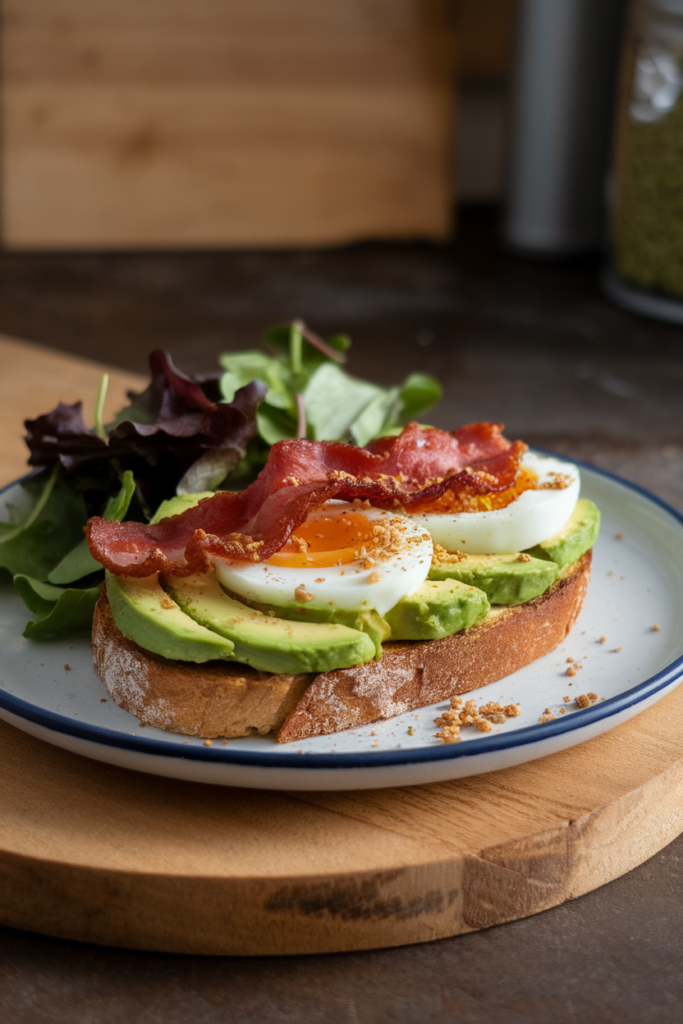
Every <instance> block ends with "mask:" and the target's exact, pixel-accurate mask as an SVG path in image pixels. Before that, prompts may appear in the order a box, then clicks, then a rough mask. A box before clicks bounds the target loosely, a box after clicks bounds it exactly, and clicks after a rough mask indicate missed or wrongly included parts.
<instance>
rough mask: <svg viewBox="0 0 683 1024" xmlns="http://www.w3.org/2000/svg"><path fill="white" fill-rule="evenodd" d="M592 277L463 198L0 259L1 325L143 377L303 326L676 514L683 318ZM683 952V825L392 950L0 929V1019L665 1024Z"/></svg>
mask: <svg viewBox="0 0 683 1024" xmlns="http://www.w3.org/2000/svg"><path fill="white" fill-rule="evenodd" d="M597 277H598V265H597V262H592V261H590V260H586V261H583V262H580V263H575V264H573V265H559V264H557V265H549V264H543V263H538V262H536V263H534V262H530V261H524V260H520V259H517V258H514V257H512V256H508V255H505V254H504V253H502V252H501V251H500V249H499V247H498V244H497V218H496V214H495V211H491V210H469V211H463V213H462V216H461V220H460V230H459V234H458V238H457V240H456V241H455V242H454V243H453V245H450V246H436V245H428V244H419V243H414V244H386V243H372V244H363V245H357V246H352V247H348V248H343V249H335V250H329V251H310V250H306V251H303V252H301V251H297V252H277V253H275V252H231V253H225V252H215V253H210V252H201V253H161V254H150V253H145V254H107V255H92V254H87V255H81V254H77V255H74V254H8V253H5V254H1V255H0V331H2V332H5V333H9V334H14V335H16V336H18V337H25V338H30V339H32V340H34V341H39V342H42V343H43V344H45V345H49V346H52V347H54V348H57V349H61V350H63V351H68V352H74V353H77V354H79V355H83V356H88V357H91V358H95V359H100V360H103V361H105V362H108V363H111V364H114V365H118V366H121V367H124V368H127V369H131V370H140V371H144V370H145V368H146V359H145V355H146V353H147V352H148V351H150V350H151V349H153V348H158V347H162V348H166V349H168V350H169V351H170V352H171V354H172V355H173V357H174V359H175V361H176V362H177V364H178V365H179V366H181V368H183V369H185V370H186V371H188V372H203V371H207V370H211V369H213V368H214V367H215V357H216V355H217V354H218V353H219V352H221V351H223V350H226V349H237V348H247V347H255V346H256V345H257V344H258V341H259V337H260V335H261V332H262V331H263V329H264V328H265V327H267V326H270V325H272V324H275V323H278V322H284V321H287V320H290V319H292V318H293V317H295V316H299V317H303V318H304V319H305V320H306V321H307V322H308V323H309V324H310V325H311V326H312V327H313V328H314V329H315V330H318V331H319V332H321V333H323V334H325V333H332V332H333V331H338V330H345V331H347V332H348V333H350V334H351V336H352V337H353V339H354V347H353V349H352V352H351V362H350V369H351V370H352V372H355V373H356V374H358V375H359V376H362V377H368V378H370V379H374V380H376V381H378V382H380V383H385V384H393V383H397V382H398V381H400V380H401V379H402V378H403V377H404V376H405V375H406V374H407V373H408V372H410V371H411V370H416V369H422V370H428V371H430V372H433V373H435V374H436V375H437V376H438V377H439V378H440V379H441V381H442V383H443V384H444V388H445V397H444V399H443V401H442V402H441V404H440V406H439V407H438V409H437V410H436V411H435V412H434V414H433V415H430V420H431V421H432V422H433V423H434V424H435V425H437V426H441V427H449V428H453V427H455V426H458V425H460V424H461V423H465V422H469V421H472V420H475V419H500V420H503V421H504V422H505V423H506V425H507V433H508V435H509V436H518V437H522V438H524V439H525V440H526V441H529V442H531V443H533V444H536V445H540V446H542V447H545V448H552V449H555V450H557V451H560V452H563V453H566V454H568V455H571V456H573V457H575V458H580V459H584V460H586V461H588V462H593V463H595V464H597V465H599V466H603V467H605V468H607V469H610V470H612V471H614V472H617V473H619V474H621V475H623V476H625V477H628V478H630V479H632V480H635V481H636V482H638V483H640V484H642V485H644V486H645V487H648V488H650V489H651V490H653V491H655V492H656V493H657V494H659V495H660V496H661V497H663V498H665V499H666V500H668V501H669V502H671V503H672V504H673V505H674V506H676V507H677V508H678V509H679V510H681V511H683V416H682V415H681V406H682V404H683V403H682V398H683V329H681V328H678V327H673V326H670V325H667V324H662V323H657V322H655V321H649V320H645V319H642V318H640V317H636V316H634V315H632V314H629V313H626V312H623V311H622V310H619V309H617V308H616V307H614V306H612V305H611V304H610V303H609V302H608V301H607V300H606V299H604V298H603V297H602V295H601V293H600V290H599V286H598V283H597ZM681 743H682V746H683V738H682V739H681ZM682 967H683V836H682V837H679V838H678V839H677V840H675V841H674V842H673V843H671V844H670V845H669V846H668V847H666V848H665V849H664V850H662V851H661V852H660V853H659V854H657V856H655V857H653V858H652V860H650V861H648V862H647V863H646V864H644V865H642V866H641V867H639V868H637V869H636V870H634V871H632V872H631V873H630V874H629V875H626V876H625V877H623V878H620V879H618V880H616V881H615V882H612V883H611V884H609V885H607V886H604V887H603V888H602V889H599V890H597V891H596V892H593V893H589V894H588V895H586V896H582V897H581V898H580V899H577V900H575V901H573V902H571V903H567V904H565V905H564V906H562V907H558V908H557V909H555V910H550V911H547V912H545V913H543V914H539V915H537V916H535V917H532V918H529V919H527V920H524V921H517V922H514V923H512V924H508V925H504V926H501V927H498V928H493V929H490V930H488V931H484V932H478V933H474V934H471V935H463V936H459V937H456V938H454V939H448V940H443V941H440V942H434V943H430V944H427V945H421V946H411V947H406V948H403V949H389V950H378V951H373V952H366V953H345V954H336V955H326V956H312V957H282V958H263V959H257V958H244V959H242V958H217V959H210V958H202V957H180V956H169V955H162V954H153V953H139V952H129V951H126V950H116V949H108V948H98V947H95V946H87V945H81V944H78V943H75V942H64V941H60V940H57V939H50V938H45V937H42V936H38V935H31V934H27V933H22V932H17V931H13V930H11V929H0V1015H1V1018H2V1020H3V1021H7V1024H19V1022H22V1024H23V1022H27V1024H28V1022H29V1021H30V1022H31V1024H43V1022H50V1024H52V1022H62V1021H64V1022H65V1024H66V1022H69V1024H81V1022H83V1024H85V1022H87V1024H91V1022H93V1024H95V1022H97V1024H110V1022H112V1024H114V1022H116V1024H118V1022H126V1024H128V1022H129V1021H131V1020H139V1019H144V1020H145V1021H146V1022H147V1024H157V1022H160V1024H161V1022H163V1024H185V1022H190V1021H191V1022H193V1024H205V1022H206V1024H209V1022H210V1024H214V1022H219V1021H221V1022H222V1021H230V1022H235V1024H238V1022H247V1021H250V1022H251V1021H254V1022H255V1021H259V1022H260V1021H268V1022H269V1024H280V1022H282V1024H285V1022H287V1024H289V1022H298V1021H305V1022H306V1024H309V1022H311V1024H313V1022H317V1021H320V1022H323V1021H324V1022H326V1024H328V1022H329V1024H337V1022H339V1024H341V1022H348V1024H358V1022H363V1024H365V1022H368V1024H369V1022H373V1024H374V1022H380V1024H383V1022H387V1024H388V1022H392V1024H403V1022H406V1024H408V1022H410V1024H412V1022H419V1024H432V1022H434V1024H436V1022H441V1021H458V1022H459V1024H479V1022H482V1024H484V1022H486V1024H489V1022H497V1021H505V1022H508V1021H509V1022H510V1024H517V1022H519V1024H522V1022H523V1024H546V1022H549V1021H553V1022H558V1024H563V1022H570V1021H571V1022H574V1021H577V1022H578V1021H580V1022H591V1024H592V1022H603V1021H604V1022H615V1024H630V1022H634V1024H635V1022H638V1024H649V1022H653V1024H654V1022H657V1024H660V1022H669V1021H671V1022H674V1021H675V1022H680V1021H681V1020H683V972H682V971H681V968H682Z"/></svg>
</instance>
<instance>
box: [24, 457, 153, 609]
mask: <svg viewBox="0 0 683 1024" xmlns="http://www.w3.org/2000/svg"><path fill="white" fill-rule="evenodd" d="M134 494H135V478H134V477H133V474H132V473H131V471H130V470H129V469H127V470H126V471H125V473H124V474H123V476H122V478H121V490H120V491H119V493H118V494H117V495H115V496H114V497H113V498H110V499H109V501H108V502H107V507H106V508H105V510H104V512H103V513H102V518H103V519H110V520H114V519H115V520H116V521H117V522H118V523H120V522H121V520H122V519H123V517H124V516H125V514H126V512H127V511H128V508H129V506H130V503H131V500H132V498H133V495H134ZM101 568H102V566H101V565H100V563H99V562H97V561H95V559H94V558H93V556H92V555H91V554H90V549H89V548H88V542H87V540H86V539H85V537H81V539H80V540H79V542H78V544H76V546H75V547H73V548H72V549H71V551H69V552H67V554H66V555H65V556H64V558H63V559H62V560H61V562H59V563H58V564H57V565H56V566H55V567H54V569H52V571H51V572H49V573H48V576H47V578H48V581H49V582H50V583H75V582H76V580H81V579H83V577H84V576H90V575H91V573H93V572H98V571H99V570H100V569H101ZM29 608H30V606H29ZM30 610H31V611H33V610H34V609H33V608H30Z"/></svg>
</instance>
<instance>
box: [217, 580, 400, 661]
mask: <svg viewBox="0 0 683 1024" xmlns="http://www.w3.org/2000/svg"><path fill="white" fill-rule="evenodd" d="M228 596H229V597H234V595H233V594H229V595H228ZM235 600H238V601H243V602H244V604H248V605H249V607H250V608H256V609H257V610H258V611H260V612H263V613H264V614H265V615H276V616H277V617H278V618H279V619H291V620H292V621H294V622H336V623H338V624H339V625H341V626H348V627H349V629H358V630H360V632H361V633H367V635H368V636H369V637H370V639H371V640H372V642H373V643H374V645H375V656H376V657H377V658H381V657H382V644H383V642H384V641H385V640H388V639H389V637H390V636H391V629H390V628H389V624H388V623H387V622H386V620H385V619H383V618H382V616H381V615H380V614H379V612H378V611H376V610H375V609H374V608H333V607H331V606H330V605H329V604H327V605H325V604H316V603H315V602H311V603H310V604H298V603H297V602H295V601H291V602H286V603H273V602H271V603H269V604H263V603H262V602H260V601H245V599H244V598H243V597H237V598H235Z"/></svg>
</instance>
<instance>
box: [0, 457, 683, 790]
mask: <svg viewBox="0 0 683 1024" xmlns="http://www.w3.org/2000/svg"><path fill="white" fill-rule="evenodd" d="M582 481H583V485H582V494H583V495H584V496H585V497H588V498H591V499H592V500H593V501H595V502H596V503H597V504H598V505H599V507H600V509H601V510H602V514H603V525H602V531H601V535H600V539H599V540H598V543H597V544H596V546H595V550H594V563H593V580H592V583H591V585H590V588H589V591H588V597H587V600H586V604H585V607H584V609H583V611H582V612H581V615H580V617H579V620H578V623H577V624H576V626H575V627H574V629H573V631H572V632H571V634H570V635H569V637H568V638H567V640H566V641H565V642H564V643H563V644H561V645H560V647H558V648H557V649H556V650H555V651H553V652H552V653H551V654H548V655H546V656H545V657H544V658H541V659H539V660H538V661H536V662H534V663H533V664H532V665H528V666H527V667H526V668H523V669H520V671H518V672H515V673H514V674H513V675H511V676H508V677H507V678H505V679H502V680H500V681H499V682H497V683H491V684H490V685H488V686H485V687H482V688H481V689H479V690H476V691H475V692H474V693H473V695H472V696H474V697H475V699H476V700H477V702H478V703H479V702H485V701H489V700H494V701H499V702H500V703H504V704H509V703H513V702H514V703H517V702H519V703H520V704H521V706H522V713H521V715H520V717H519V718H515V719H509V720H508V721H507V722H506V723H505V725H502V726H500V727H494V731H493V732H492V733H490V734H488V735H486V736H483V735H482V734H481V733H479V732H476V731H474V730H472V729H465V730H463V739H462V742H460V743H454V744H449V745H444V744H442V743H441V742H440V741H439V740H438V739H437V738H436V736H435V733H436V731H437V726H435V724H434V718H435V717H436V716H437V715H438V714H439V712H440V710H442V709H445V708H446V707H447V706H448V704H447V703H441V704H437V705H432V706H431V707H427V708H422V709H421V710H420V711H417V712H408V713H406V714H404V715H398V716H397V717H396V718H391V719H389V720H388V721H386V722H380V723H378V724H374V725H367V726H363V727H361V728H358V729H352V730H348V731H346V732H341V733H336V734H335V735H332V736H319V737H315V738H313V739H309V740H304V741H300V742H298V743H293V744H290V745H287V746H284V747H283V746H279V745H277V744H276V743H275V742H274V741H273V740H272V739H269V738H268V737H251V738H248V739H239V740H229V741H225V742H223V743H221V742H220V741H214V744H213V746H211V747H205V746H204V745H203V742H202V740H198V739H191V738H189V737H186V736H180V735H178V734H175V733H168V732H163V731H162V730H159V729H152V728H144V729H141V728H140V726H139V723H138V721H137V719H135V718H134V717H133V716H132V715H129V714H127V713H126V712H125V711H122V710H121V709H120V708H119V707H117V706H116V704H114V703H113V702H112V701H111V700H110V699H109V700H107V701H106V702H105V703H102V700H103V698H104V691H103V688H102V685H101V684H100V682H99V680H98V679H97V677H96V676H95V674H94V672H93V668H92V663H91V658H90V642H89V638H88V637H87V636H79V637H77V638H70V639H68V640H65V641H61V642H59V643H37V642H35V641H29V640H24V639H22V636H21V632H22V629H23V627H24V624H25V623H26V621H27V619H28V618H29V617H30V616H29V614H28V612H27V610H26V609H25V607H24V605H23V603H22V602H21V600H20V599H19V597H18V596H17V595H15V594H14V592H13V591H12V590H11V588H9V587H3V588H0V717H2V718H4V719H5V720H6V721H7V722H10V723H11V724H12V725H15V726H17V728H19V729H23V730H24V731H25V732H28V733H31V734H32V735H33V736H37V737H39V738H40V739H43V740H47V741H48V742H49V743H54V744H56V745H57V746H59V747H63V748H65V749H67V750H71V751H74V752H75V753H78V754H83V755H85V756H86V757H92V758H95V759H96V760H98V761H105V762H107V763H109V764H116V765H120V766H122V767H125V768H132V769H135V770H137V771H143V772H151V773H152V774H155V775H165V776H169V777H171V778H178V779H188V780H191V781H195V782H207V783H213V784H215V785H230V786H246V787H249V788H262V789H290V790H296V789H300V790H313V789H328V790H329V789H371V788H380V787H385V786H407V785H416V784H419V783H427V782H436V781H440V780H443V779H453V778H460V777H463V776H466V775H478V774H480V773H482V772H489V771H495V770H497V769H499V768H507V767H509V766H510V765H515V764H520V763H522V762H524V761H531V760H533V759H535V758H538V757H543V756H545V755H546V754H551V753H554V752H555V751H558V750H562V749H564V748H565V747H571V746H574V744H576V743H583V742H584V740H587V739H591V738H592V737H593V736H597V735H599V734H600V733H602V732H605V731H606V730H607V729H611V728H613V726H615V725H619V724H620V723H621V722H624V721H626V720H627V719H629V718H631V717H632V716H633V715H635V714H637V713H638V712H639V711H642V710H643V709H644V708H646V707H649V706H650V705H651V704H653V703H655V701H658V700H660V699H661V698H662V697H663V696H665V695H666V694H667V693H669V692H670V691H671V690H672V689H673V688H674V687H675V686H677V685H678V683H679V682H680V681H681V677H682V676H683V517H682V516H680V515H679V514H678V513H677V512H675V511H674V510H673V509H671V508H669V507H668V506H667V505H665V504H664V503H663V502H662V501H660V500H659V499H658V498H656V497H654V496H653V495H651V494H648V493H647V492H646V491H643V490H641V489H640V488H638V487H636V486H634V485H633V484H629V483H626V482H625V481H623V480H619V479H618V478H617V477H614V476H611V475H609V474H607V473H604V472H602V471H600V470H596V469H592V468H590V467H588V466H585V467H583V468H582ZM16 486H17V485H16V484H14V485H11V486H10V487H9V488H7V489H5V491H4V492H1V493H0V501H3V500H4V501H6V500H7V499H8V498H9V497H10V496H11V493H12V490H13V488H15V487H16ZM620 534H623V538H621V539H620V538H619V536H618V535H620ZM654 624H657V625H659V626H660V627H661V628H660V629H659V630H658V631H653V630H652V626H653V625H654ZM601 636H604V637H605V638H606V640H605V642H604V643H601V642H600V641H599V638H600V637H601ZM616 648H620V650H619V651H618V652H617V651H616V650H615V649H616ZM569 657H571V658H574V659H575V660H576V661H578V662H580V663H581V665H582V666H583V668H582V669H581V670H580V671H579V672H577V674H576V675H575V676H574V677H573V678H569V677H568V676H567V675H566V670H567V667H568V663H567V658H569ZM67 665H68V666H69V668H68V669H67V668H66V666H67ZM590 691H594V692H595V693H597V694H598V698H599V700H598V702H597V703H596V704H594V705H593V706H592V707H589V708H586V709H584V710H578V709H577V708H576V705H575V703H574V698H575V697H576V696H578V695H579V694H582V693H588V692H590ZM565 696H569V697H570V698H571V703H569V704H566V703H565V702H564V701H563V697H565ZM546 708H550V709H551V710H552V712H553V713H554V714H555V716H556V717H555V719H554V720H553V721H550V722H546V723H543V724H539V721H538V720H539V717H540V716H541V715H542V714H543V712H544V710H545V709H546ZM561 710H564V714H562V715H560V711H561ZM409 729H412V730H413V734H412V735H409V733H408V730H409Z"/></svg>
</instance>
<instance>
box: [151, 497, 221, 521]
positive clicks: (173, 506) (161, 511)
mask: <svg viewBox="0 0 683 1024" xmlns="http://www.w3.org/2000/svg"><path fill="white" fill-rule="evenodd" d="M214 494H215V491H199V493H197V494H176V495H175V496H174V497H173V498H167V499H166V501H162V503H161V505H159V508H158V509H157V510H156V512H155V513H154V515H153V516H152V518H151V519H150V523H158V522H159V520H160V519H167V518H168V517H169V516H179V515H180V513H181V512H186V511H187V509H188V508H194V507H195V505H198V504H199V502H200V501H201V500H202V498H212V497H213V496H214Z"/></svg>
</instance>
